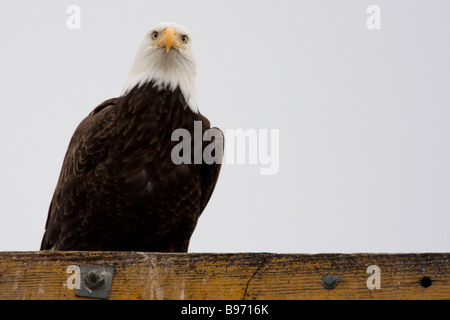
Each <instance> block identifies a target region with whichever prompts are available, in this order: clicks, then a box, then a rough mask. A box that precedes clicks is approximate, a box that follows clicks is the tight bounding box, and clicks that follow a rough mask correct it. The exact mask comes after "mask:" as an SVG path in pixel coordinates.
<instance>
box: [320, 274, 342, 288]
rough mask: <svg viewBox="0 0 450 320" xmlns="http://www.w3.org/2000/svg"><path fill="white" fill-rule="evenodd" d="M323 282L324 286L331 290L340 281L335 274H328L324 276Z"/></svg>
mask: <svg viewBox="0 0 450 320" xmlns="http://www.w3.org/2000/svg"><path fill="white" fill-rule="evenodd" d="M321 282H322V286H323V287H324V288H325V289H328V290H331V289H334V288H335V287H336V286H337V284H338V282H339V277H338V276H336V275H334V274H326V275H325V276H323V278H322V281H321Z"/></svg>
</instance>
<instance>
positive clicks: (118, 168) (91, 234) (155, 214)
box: [41, 82, 223, 252]
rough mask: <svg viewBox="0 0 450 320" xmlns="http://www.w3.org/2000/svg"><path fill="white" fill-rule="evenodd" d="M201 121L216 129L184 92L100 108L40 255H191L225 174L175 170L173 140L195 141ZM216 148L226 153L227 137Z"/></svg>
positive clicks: (66, 169) (61, 185) (68, 171)
mask: <svg viewBox="0 0 450 320" xmlns="http://www.w3.org/2000/svg"><path fill="white" fill-rule="evenodd" d="M194 121H202V130H203V132H204V131H206V130H207V129H209V128H210V123H209V121H208V119H206V118H205V117H204V116H202V115H201V114H200V113H198V114H197V113H194V112H193V111H192V110H191V109H190V108H189V107H188V105H187V103H186V101H185V99H184V96H183V94H182V93H181V91H180V89H179V88H177V89H175V90H174V91H171V90H169V89H162V90H158V89H156V88H155V87H154V85H153V82H150V83H147V84H145V85H142V86H140V87H138V86H136V87H134V88H133V89H132V90H131V91H130V92H129V93H128V94H126V95H124V96H122V97H119V98H114V99H110V100H107V101H105V102H103V103H102V104H101V105H99V106H98V107H97V108H95V109H94V111H92V113H91V114H90V115H89V116H88V117H87V118H85V119H84V120H83V121H82V122H81V123H80V125H79V126H78V128H77V129H76V131H75V133H74V135H73V137H72V139H71V141H70V144H69V147H68V150H67V153H66V156H65V159H64V163H63V166H62V170H61V174H60V177H59V180H58V183H57V186H56V190H55V193H54V195H53V199H52V202H51V205H50V209H49V213H48V218H47V224H46V231H45V234H44V237H43V240H42V244H41V249H42V250H50V249H52V250H80V251H90V250H105V251H106V250H110V251H152V252H186V251H187V250H188V246H189V240H190V238H191V235H192V233H193V231H194V228H195V226H196V224H197V220H198V218H199V216H200V214H201V213H202V212H203V210H204V209H205V206H206V204H207V203H208V201H209V199H210V197H211V194H212V192H213V190H214V187H215V185H216V181H217V178H218V176H219V171H220V164H212V165H207V164H205V163H202V164H180V165H176V164H174V163H173V162H172V160H171V150H172V148H173V147H174V146H175V145H176V144H178V143H179V142H177V141H171V135H172V132H173V131H174V130H175V129H178V128H185V129H187V130H188V131H189V132H190V133H191V135H192V136H193V131H194ZM207 143H209V142H207ZM212 143H215V144H217V146H219V147H218V148H216V150H220V151H221V152H222V151H223V135H222V134H221V138H220V139H217V138H216V140H215V141H214V142H212ZM205 145H206V144H205V142H203V148H204V147H205ZM193 148H194V143H193V142H192V157H193V156H194V152H195V150H194V149H193Z"/></svg>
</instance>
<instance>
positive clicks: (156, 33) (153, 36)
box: [152, 31, 159, 40]
mask: <svg viewBox="0 0 450 320" xmlns="http://www.w3.org/2000/svg"><path fill="white" fill-rule="evenodd" d="M158 37H159V32H158V31H155V32H153V33H152V39H153V40H156V39H158Z"/></svg>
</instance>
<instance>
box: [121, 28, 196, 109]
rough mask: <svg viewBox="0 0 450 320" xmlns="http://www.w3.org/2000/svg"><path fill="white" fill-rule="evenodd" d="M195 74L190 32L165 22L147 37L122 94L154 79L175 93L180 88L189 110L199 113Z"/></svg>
mask: <svg viewBox="0 0 450 320" xmlns="http://www.w3.org/2000/svg"><path fill="white" fill-rule="evenodd" d="M195 75H196V62H195V58H194V54H193V52H192V38H191V36H190V34H189V32H188V31H187V30H186V29H185V28H184V27H183V26H181V25H179V24H176V23H173V22H163V23H160V24H158V25H156V26H154V27H153V28H152V29H151V30H150V32H149V33H147V35H146V36H145V39H144V41H143V42H142V44H141V46H140V47H139V50H138V52H137V55H136V59H135V60H134V63H133V66H132V67H131V72H130V75H129V77H128V80H127V82H126V83H125V88H124V89H123V92H122V95H125V94H126V93H128V92H129V91H130V90H131V89H133V88H134V87H135V86H136V85H142V84H145V83H147V82H150V81H152V80H153V81H154V82H155V86H157V87H159V88H160V89H162V88H169V89H170V90H175V89H176V88H177V87H178V86H179V87H180V89H181V92H182V93H183V95H184V98H185V100H186V102H187V103H188V105H189V107H190V108H191V110H192V111H194V112H195V113H197V112H198V106H197V96H196V91H195Z"/></svg>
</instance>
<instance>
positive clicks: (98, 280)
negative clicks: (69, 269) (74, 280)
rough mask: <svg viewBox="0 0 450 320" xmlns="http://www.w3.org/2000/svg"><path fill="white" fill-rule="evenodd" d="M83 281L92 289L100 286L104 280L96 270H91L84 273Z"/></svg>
mask: <svg viewBox="0 0 450 320" xmlns="http://www.w3.org/2000/svg"><path fill="white" fill-rule="evenodd" d="M84 282H85V283H86V286H87V287H88V288H89V289H91V290H94V289H97V288H98V287H100V286H101V285H102V284H103V283H104V282H105V280H104V279H102V277H100V275H99V274H98V273H97V271H95V270H91V271H89V272H88V274H87V275H86V277H85V279H84Z"/></svg>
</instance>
